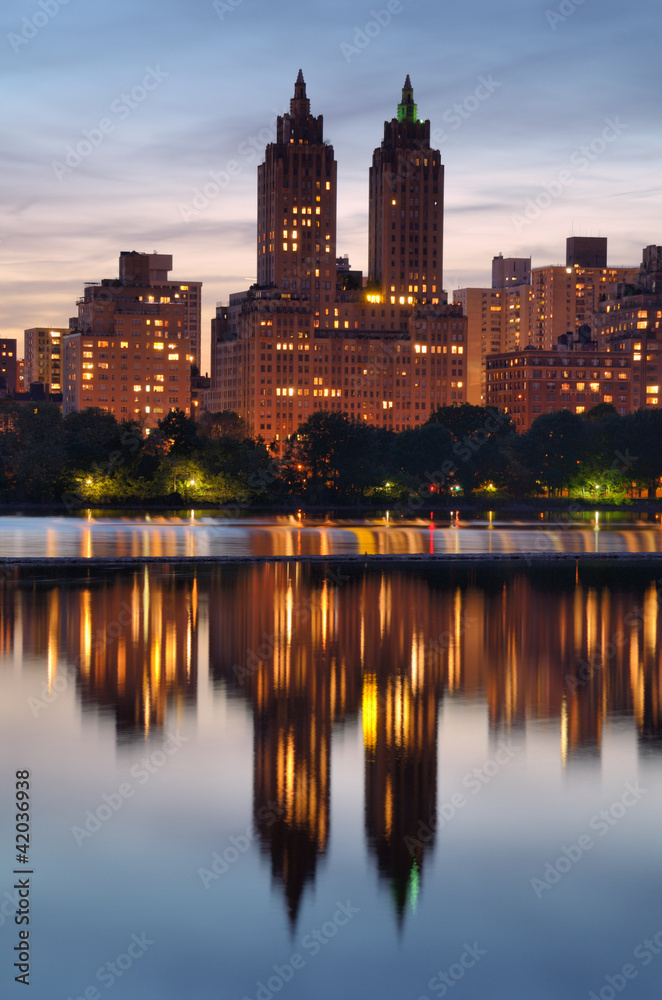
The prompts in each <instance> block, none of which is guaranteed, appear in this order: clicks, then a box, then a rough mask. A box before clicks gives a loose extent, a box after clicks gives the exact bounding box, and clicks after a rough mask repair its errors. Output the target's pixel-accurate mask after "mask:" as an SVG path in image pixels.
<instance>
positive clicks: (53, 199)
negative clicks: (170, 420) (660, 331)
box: [0, 0, 662, 366]
mask: <svg viewBox="0 0 662 1000" xmlns="http://www.w3.org/2000/svg"><path fill="white" fill-rule="evenodd" d="M375 12H376V14H377V15H378V17H377V19H376V18H375ZM379 22H381V23H379ZM387 22H388V23H387ZM0 24H1V31H0V44H1V45H2V46H3V48H4V55H3V59H2V64H1V65H2V69H1V72H2V74H3V79H4V93H5V113H4V115H3V124H2V142H1V144H0V149H1V152H0V156H1V157H2V173H1V178H2V180H1V185H2V187H1V198H0V259H1V261H2V273H3V276H4V281H3V295H2V298H1V300H0V309H1V320H0V336H15V335H17V336H20V334H21V332H22V330H23V329H25V328H27V327H30V326H35V325H39V324H42V323H43V324H51V325H57V326H66V324H67V321H68V318H69V317H70V316H72V315H74V314H75V312H76V309H75V301H76V298H77V297H78V296H79V294H80V292H81V289H82V286H83V282H84V281H94V280H99V279H100V278H102V277H112V276H114V275H116V273H117V258H118V257H119V253H120V251H121V250H143V251H152V250H158V251H161V252H165V253H172V254H173V257H174V268H173V276H174V277H178V278H188V279H191V280H202V281H203V282H204V288H203V342H204V343H205V344H207V342H208V339H209V320H210V318H211V316H212V315H213V311H214V305H215V303H216V302H217V301H219V300H224V301H227V296H228V294H229V293H230V292H231V291H236V290H239V289H241V288H244V287H246V285H247V284H248V283H249V282H251V281H252V280H254V278H255V273H256V264H255V229H256V168H257V164H258V162H260V161H261V158H262V157H261V154H258V152H257V149H263V148H264V145H265V141H264V140H265V138H266V137H267V136H268V135H269V134H270V133H271V131H272V129H273V123H274V119H275V115H276V113H281V114H282V113H283V112H284V111H286V110H287V109H288V105H289V100H290V97H291V96H292V92H293V85H294V80H295V78H296V74H297V71H298V69H299V68H300V67H301V68H302V69H303V72H304V77H305V79H306V83H307V85H308V96H309V97H310V99H311V106H312V111H313V113H314V114H323V115H324V124H325V135H326V137H327V138H328V139H329V140H330V141H331V142H332V143H333V145H334V147H335V154H336V159H337V161H338V253H339V254H344V253H348V254H349V256H350V260H351V262H352V266H354V267H357V268H362V269H364V270H365V269H366V268H367V242H368V241H367V220H368V216H367V212H368V205H367V195H368V169H369V166H370V162H371V157H372V151H373V149H374V147H375V146H377V145H378V144H379V143H380V142H381V138H382V135H383V122H384V120H385V119H386V118H389V119H390V118H391V117H392V116H393V115H394V114H395V108H396V105H397V103H398V101H399V99H400V92H401V88H402V84H403V81H404V78H405V76H406V74H407V73H409V74H410V75H411V79H412V83H413V85H414V92H415V99H416V101H417V103H418V106H419V116H420V117H422V118H429V119H430V121H431V127H432V131H433V133H435V131H436V134H437V136H438V145H439V148H440V149H441V153H442V162H444V163H445V167H446V185H445V187H446V213H445V252H444V286H445V287H446V289H447V290H448V291H449V293H452V290H453V289H454V288H458V287H462V286H464V285H487V284H489V281H490V264H491V259H492V257H493V256H494V254H496V253H499V252H502V253H503V254H504V255H506V256H510V255H523V256H528V255H531V256H532V257H533V263H534V266H536V265H538V266H540V265H543V264H552V263H563V262H564V254H565V238H566V236H568V235H571V234H573V233H574V234H575V235H586V236H590V235H593V236H607V237H608V238H609V262H610V263H613V264H638V263H639V262H640V260H641V249H642V247H644V246H646V245H648V244H651V243H662V172H661V171H660V159H661V156H660V154H661V152H662V132H661V130H660V109H659V94H660V85H661V83H662V80H661V77H662V68H661V64H660V60H659V44H660V39H661V38H662V8H660V6H659V5H658V4H656V3H653V2H652V0H648V2H638V3H637V2H634V3H633V4H631V5H630V6H629V7H626V6H625V5H624V4H622V3H621V2H620V0H619V2H616V0H583V2H581V3H577V0H549V2H546V0H541V2H539V0H503V2H500V3H498V4H495V3H494V2H490V0H465V2H464V3H462V4H449V3H445V2H439V0H390V8H389V6H388V4H387V3H385V2H375V3H369V2H367V3H365V4H362V3H357V2H356V0H353V2H351V3H350V2H348V0H335V2H334V3H329V2H324V3H322V2H319V0H314V2H307V3H304V2H303V0H290V2H286V3H273V2H268V0H216V5H214V3H213V2H212V0H160V2H159V3H155V2H151V3H145V2H143V3H136V2H135V0H134V2H131V3H128V2H126V0H112V2H109V0H68V2H67V3H61V2H60V0H7V2H6V3H5V4H3V6H2V10H1V12H0ZM477 88H478V89H477ZM124 95H127V96H128V101H127V99H126V97H125V96H124ZM101 123H103V125H102V124H101ZM609 123H611V124H609ZM86 132H87V136H86ZM252 140H253V142H251V141H252ZM80 143H83V146H82V147H81V149H82V151H83V153H84V155H82V156H81V157H80V161H79V162H76V159H75V156H74V157H73V158H72V156H71V155H69V161H68V162H67V150H68V147H71V148H73V149H74V150H75V149H76V147H78V146H79V144H80ZM86 143H87V145H85V144H86ZM229 163H234V164H235V167H234V168H233V170H234V173H233V174H232V175H231V176H230V175H228V177H227V183H226V184H225V186H224V187H223V189H222V190H221V189H219V190H218V191H217V192H216V193H215V194H214V196H213V197H211V198H208V199H207V203H206V204H203V201H202V200H200V199H198V200H197V202H196V205H197V206H198V207H197V208H194V207H193V205H194V198H195V191H196V189H198V190H200V189H202V188H204V186H205V185H206V184H210V183H212V179H211V176H210V175H211V174H212V173H216V175H217V176H220V177H222V178H224V179H225V176H224V174H223V173H222V172H223V171H225V170H226V169H227V167H228V164H229ZM219 172H221V173H220V174H219ZM212 191H213V185H212ZM527 208H528V217H527V215H526V214H525V210H526V209H527ZM206 356H207V355H206V354H203V366H206Z"/></svg>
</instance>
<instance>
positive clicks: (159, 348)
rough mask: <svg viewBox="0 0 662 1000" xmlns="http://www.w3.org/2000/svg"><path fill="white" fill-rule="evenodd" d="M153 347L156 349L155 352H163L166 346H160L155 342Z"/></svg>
mask: <svg viewBox="0 0 662 1000" xmlns="http://www.w3.org/2000/svg"><path fill="white" fill-rule="evenodd" d="M152 346H153V347H154V350H155V351H162V350H163V348H164V346H165V345H164V344H159V343H156V342H155V343H154V344H153V345H152Z"/></svg>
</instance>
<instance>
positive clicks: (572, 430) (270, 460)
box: [0, 401, 662, 506]
mask: <svg viewBox="0 0 662 1000" xmlns="http://www.w3.org/2000/svg"><path fill="white" fill-rule="evenodd" d="M661 477H662V411H658V410H638V411H636V412H635V413H632V414H629V415H626V416H619V415H618V413H617V412H616V410H615V409H614V407H612V406H609V405H607V404H601V405H599V406H596V407H594V408H593V409H592V410H589V411H588V412H587V413H585V414H581V415H578V414H575V413H571V412H570V411H569V410H562V411H560V412H558V413H551V414H544V415H542V416H540V417H538V418H537V419H536V420H535V421H534V423H533V425H532V426H531V429H530V430H529V431H527V432H526V433H522V434H518V433H516V431H515V430H514V428H513V425H512V423H511V420H510V418H509V416H508V415H506V414H504V413H500V412H498V411H496V410H491V409H487V408H485V407H481V406H472V405H470V404H468V403H463V404H456V405H453V406H444V407H440V408H439V409H438V410H436V411H435V412H434V413H432V414H431V416H430V417H429V419H428V420H427V422H426V423H424V424H422V425H421V426H419V427H415V428H411V429H409V430H404V431H400V432H394V431H391V430H387V429H386V428H382V427H374V426H371V425H369V424H367V423H364V422H360V421H356V420H352V419H350V418H349V417H348V416H347V415H345V414H344V413H339V412H335V411H324V410H320V411H318V412H316V413H313V414H312V415H311V416H310V417H309V418H308V419H307V420H306V421H305V422H304V423H303V424H301V426H300V427H299V428H298V430H297V432H296V434H294V435H292V437H291V438H289V439H288V440H287V441H284V442H282V443H281V444H280V447H279V448H278V447H277V446H275V445H270V446H267V444H266V443H265V442H264V441H263V440H262V439H261V438H260V437H257V438H255V437H253V436H252V435H251V434H250V433H249V431H248V428H247V426H246V424H245V423H244V421H243V420H242V419H241V418H240V417H238V416H237V415H236V414H234V413H230V412H224V413H215V414H210V413H203V414H202V415H201V417H200V419H199V420H198V422H194V421H193V420H191V419H190V418H189V417H187V416H186V415H185V414H184V413H182V412H181V411H179V410H174V411H171V412H170V413H169V414H168V416H167V417H165V418H164V419H163V420H161V421H159V424H158V426H157V427H156V428H154V429H153V430H152V431H151V433H149V434H148V433H146V432H145V431H144V430H143V429H142V428H141V426H140V425H139V424H138V423H136V422H123V423H118V422H117V420H116V419H115V418H114V417H113V416H112V415H111V414H109V413H106V412H105V411H104V410H98V409H90V410H83V411H80V412H76V413H71V414H69V415H68V416H66V417H62V415H61V413H60V410H59V408H58V407H57V406H56V405H54V404H51V403H35V404H31V405H29V406H23V405H19V404H18V403H15V402H13V401H8V402H6V403H3V404H2V405H1V406H0V501H2V502H3V503H5V504H11V503H23V502H39V503H54V502H57V503H65V504H68V505H70V506H80V505H85V504H130V503H136V504H143V503H150V502H161V503H172V504H173V505H176V504H179V503H182V504H185V505H188V504H190V503H211V504H225V503H237V502H239V503H245V504H268V503H280V502H291V501H300V502H302V503H309V504H320V503H324V504H325V503H330V502H343V503H360V504H368V505H376V506H380V505H389V504H398V503H405V504H406V503H407V502H408V498H411V497H412V496H418V497H427V496H428V495H429V496H430V499H435V498H436V499H439V500H440V501H442V500H444V499H448V500H450V499H453V498H459V497H462V498H464V499H465V500H466V499H468V498H475V497H481V496H484V497H485V498H486V499H487V498H488V497H490V496H491V497H494V498H497V497H504V498H508V497H510V498H521V499H533V498H536V497H538V498H539V497H560V496H569V497H573V498H577V499H583V500H586V501H602V502H611V503H623V502H627V501H628V500H629V499H630V498H633V497H635V496H641V495H644V496H647V497H654V496H655V494H656V490H657V487H658V484H659V482H660V479H661Z"/></svg>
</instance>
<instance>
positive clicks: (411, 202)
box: [369, 76, 444, 305]
mask: <svg viewBox="0 0 662 1000" xmlns="http://www.w3.org/2000/svg"><path fill="white" fill-rule="evenodd" d="M440 161H441V154H440V153H439V150H438V149H432V148H431V147H430V122H429V121H424V122H423V121H420V120H419V118H418V108H417V105H416V104H415V103H414V90H413V87H412V85H411V81H410V79H409V76H407V79H406V80H405V85H404V87H403V90H402V101H401V103H400V104H399V105H398V111H397V117H396V118H393V119H392V120H391V121H390V122H384V139H383V141H382V144H381V146H380V147H378V148H377V149H376V150H375V151H374V154H373V158H372V166H371V168H370V202H369V275H370V280H371V281H373V282H375V283H377V284H378V285H379V286H380V288H381V290H382V294H383V296H384V301H385V302H389V303H391V304H392V305H393V304H395V303H400V304H404V303H405V302H408V303H409V304H412V303H414V304H415V303H431V304H433V305H438V304H439V303H440V302H441V301H442V297H441V293H442V288H441V280H442V269H443V217H444V168H443V166H442V164H441V162H440Z"/></svg>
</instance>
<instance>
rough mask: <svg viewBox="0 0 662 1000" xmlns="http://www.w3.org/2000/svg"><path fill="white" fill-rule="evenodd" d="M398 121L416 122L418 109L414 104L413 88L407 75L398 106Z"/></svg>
mask: <svg viewBox="0 0 662 1000" xmlns="http://www.w3.org/2000/svg"><path fill="white" fill-rule="evenodd" d="M398 121H399V122H417V121H418V107H417V106H416V104H414V88H413V87H412V85H411V80H410V79H409V73H407V78H406V80H405V85H404V87H403V88H402V101H401V102H400V104H398Z"/></svg>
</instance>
